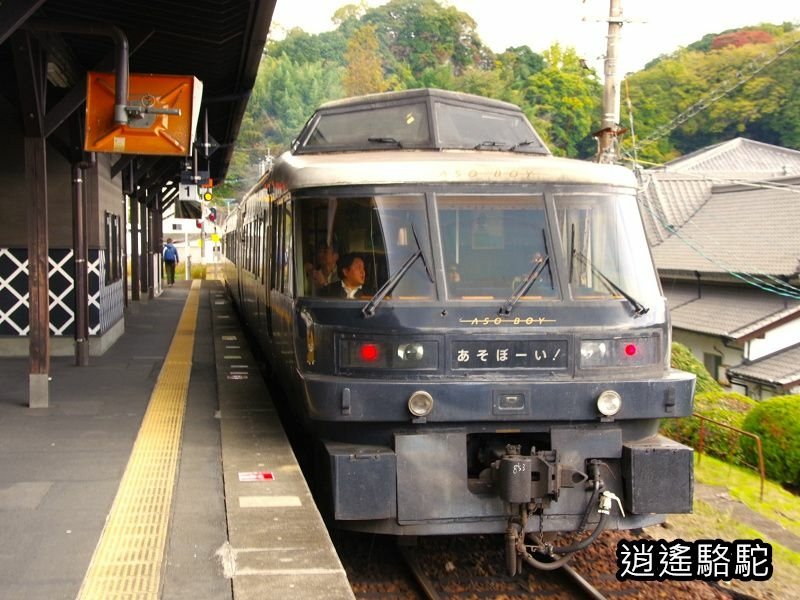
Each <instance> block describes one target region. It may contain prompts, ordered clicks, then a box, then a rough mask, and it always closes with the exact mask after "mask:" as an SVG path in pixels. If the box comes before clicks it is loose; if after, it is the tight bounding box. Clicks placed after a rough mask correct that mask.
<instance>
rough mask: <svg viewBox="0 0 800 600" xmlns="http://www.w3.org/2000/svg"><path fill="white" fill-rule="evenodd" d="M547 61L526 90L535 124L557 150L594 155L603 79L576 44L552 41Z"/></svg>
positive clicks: (581, 154)
mask: <svg viewBox="0 0 800 600" xmlns="http://www.w3.org/2000/svg"><path fill="white" fill-rule="evenodd" d="M544 62H545V66H544V68H543V69H542V70H540V71H538V72H537V73H535V74H534V75H531V76H530V77H529V78H528V82H527V85H526V87H525V88H524V90H523V93H524V97H525V100H526V104H527V106H528V107H529V111H530V116H531V117H532V121H533V125H534V127H536V129H537V131H538V132H539V134H540V135H542V137H544V139H545V141H547V142H548V143H549V145H550V146H551V147H550V150H551V151H552V152H553V153H554V154H560V155H563V156H569V157H573V158H575V157H589V156H592V155H593V154H594V151H595V147H596V145H595V142H594V140H593V139H592V137H591V134H592V132H593V131H594V130H595V128H597V127H599V122H600V98H601V91H602V88H601V86H600V82H599V81H598V80H597V77H596V76H595V74H594V71H587V70H586V69H585V68H584V67H583V63H582V62H581V59H580V58H579V57H578V55H577V53H576V52H575V50H574V49H573V48H567V49H562V48H561V46H560V45H559V44H553V45H552V46H551V47H550V48H549V49H548V50H547V51H546V52H545V53H544Z"/></svg>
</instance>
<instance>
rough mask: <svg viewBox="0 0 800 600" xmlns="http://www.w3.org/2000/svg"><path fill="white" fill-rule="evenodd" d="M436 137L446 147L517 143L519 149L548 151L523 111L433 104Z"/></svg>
mask: <svg viewBox="0 0 800 600" xmlns="http://www.w3.org/2000/svg"><path fill="white" fill-rule="evenodd" d="M434 110H435V113H434V114H435V115H436V119H435V122H436V126H437V127H438V134H439V141H440V143H441V145H442V146H443V147H445V148H475V147H476V146H481V145H483V146H485V147H487V148H489V147H494V145H499V146H501V147H504V148H505V149H508V147H510V146H517V148H515V149H516V150H519V151H520V152H531V153H536V154H549V151H548V150H547V148H546V147H545V145H544V143H543V142H542V140H541V139H540V138H539V136H538V134H537V133H536V132H535V131H534V130H533V127H531V125H530V123H529V122H528V120H527V119H526V118H525V117H524V115H523V114H522V113H518V114H512V113H502V112H499V111H497V112H492V111H490V110H486V108H485V107H481V108H470V107H468V106H456V105H453V104H446V103H443V102H436V103H435V104H434Z"/></svg>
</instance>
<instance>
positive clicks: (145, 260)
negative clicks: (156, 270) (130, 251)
mask: <svg viewBox="0 0 800 600" xmlns="http://www.w3.org/2000/svg"><path fill="white" fill-rule="evenodd" d="M143 196H144V197H143V198H141V199H140V202H139V210H140V211H141V212H140V214H139V226H140V228H141V230H142V234H141V235H142V237H141V246H140V249H141V251H140V252H139V260H140V264H141V270H140V271H139V272H140V274H141V283H142V287H141V288H140V289H141V293H142V294H144V297H145V298H150V297H151V296H150V294H149V293H148V288H149V285H150V281H149V279H150V277H149V276H150V266H149V263H150V243H149V241H150V231H149V229H150V228H149V227H148V217H147V192H146V191H145V192H144V194H143Z"/></svg>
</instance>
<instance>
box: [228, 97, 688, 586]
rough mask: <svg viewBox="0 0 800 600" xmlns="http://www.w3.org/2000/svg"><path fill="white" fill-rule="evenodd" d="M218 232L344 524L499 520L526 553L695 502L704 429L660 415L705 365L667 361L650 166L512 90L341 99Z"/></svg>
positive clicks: (390, 527) (429, 528) (415, 529)
mask: <svg viewBox="0 0 800 600" xmlns="http://www.w3.org/2000/svg"><path fill="white" fill-rule="evenodd" d="M223 251H224V256H225V259H224V263H225V278H226V282H227V286H228V288H229V290H230V293H231V295H232V298H233V300H234V302H235V304H236V305H237V307H238V310H239V312H240V314H241V316H242V319H243V321H244V322H245V324H246V326H247V327H248V328H249V330H250V332H251V333H252V335H253V337H254V338H255V339H256V340H257V341H258V343H259V344H260V346H261V348H262V350H263V352H264V353H265V355H266V357H267V360H268V361H269V364H270V366H271V368H272V370H273V371H274V373H275V375H276V376H277V378H278V380H279V382H280V383H281V385H282V387H283V388H284V389H285V391H286V399H285V401H286V402H288V403H289V404H290V408H291V409H292V411H293V412H294V413H295V414H296V415H297V416H298V417H299V418H300V420H301V421H302V424H303V427H304V428H305V430H306V432H307V434H308V437H307V439H308V440H309V442H308V443H309V445H310V448H311V450H312V451H313V455H314V457H315V460H314V464H315V468H314V472H315V476H314V485H315V488H316V489H315V494H316V496H317V498H318V502H319V504H320V506H321V508H322V510H323V511H324V512H325V513H327V515H328V516H329V517H330V518H331V519H333V521H334V522H335V524H336V525H337V526H340V527H347V528H351V529H356V530H360V531H369V532H376V533H385V534H391V535H429V534H475V533H481V534H485V533H502V534H505V535H506V540H507V546H508V569H509V571H510V572H512V573H513V572H516V571H517V570H518V569H519V568H520V565H521V564H522V563H523V562H527V563H529V564H532V565H534V566H540V567H542V568H549V567H551V566H552V565H557V564H559V563H560V562H563V561H565V560H566V559H567V558H568V557H569V556H570V555H571V553H572V552H574V551H576V550H578V549H580V548H583V547H586V546H587V545H588V544H589V543H591V542H592V541H593V540H594V539H595V538H596V536H597V535H598V534H599V532H601V531H602V530H603V529H606V528H611V529H629V528H640V527H644V526H648V525H652V524H655V523H658V522H660V521H662V520H663V518H664V515H665V514H668V513H681V512H689V511H691V507H692V488H693V471H692V450H691V449H690V448H688V447H686V446H683V445H681V444H678V443H676V442H673V441H671V440H669V439H666V438H664V437H662V436H660V435H658V426H659V421H660V419H663V418H674V417H683V416H687V415H690V414H691V412H692V398H693V392H694V376H693V375H690V374H687V373H684V372H681V371H676V370H673V369H671V368H670V362H669V361H670V341H671V340H670V326H669V315H668V311H667V306H666V301H665V298H664V296H663V294H662V292H661V289H660V285H659V281H658V278H657V276H656V272H655V269H654V266H653V262H652V258H651V255H650V252H649V248H648V245H647V242H646V239H645V234H644V230H643V227H642V221H641V217H640V214H639V210H638V206H637V201H636V180H635V178H634V176H633V174H632V173H631V172H629V171H628V170H626V169H624V168H622V167H620V166H612V165H600V164H595V163H587V162H583V161H577V160H569V159H563V158H556V157H554V156H552V155H551V153H550V151H549V150H548V149H547V147H546V146H545V144H544V143H543V142H542V140H541V138H540V137H539V136H538V135H537V133H536V132H535V130H534V129H533V128H532V126H531V125H530V123H529V122H528V120H527V119H526V118H525V116H524V114H523V113H522V112H521V111H520V109H519V108H518V107H516V106H514V105H512V104H508V103H505V102H500V101H495V100H490V99H487V98H482V97H477V96H472V95H467V94H459V93H453V92H444V91H440V90H431V89H423V90H409V91H403V92H392V93H384V94H374V95H367V96H362V97H357V98H351V99H346V100H341V101H336V102H331V103H328V104H325V105H323V106H321V107H320V108H319V109H318V110H317V111H316V112H315V113H314V115H313V116H312V117H311V118H310V119H309V121H308V123H307V124H306V126H305V127H304V129H303V130H302V132H301V133H300V135H299V136H298V137H297V139H296V140H295V142H294V144H293V146H292V148H291V150H290V151H288V152H286V153H285V154H283V155H282V156H280V157H279V158H277V159H276V160H275V162H274V164H273V165H271V167H270V169H269V170H268V171H267V172H266V173H265V174H264V175H263V177H261V179H260V180H259V181H258V183H257V184H256V185H255V186H254V187H253V188H252V189H251V190H250V191H249V192H248V193H247V194H246V195H245V196H244V198H243V199H242V200H241V201H240V202H239V204H238V207H237V208H235V209H234V210H233V211H232V212H231V214H230V216H229V217H228V219H227V221H226V223H225V234H224V244H223ZM582 530H583V531H590V532H591V534H590V535H589V536H587V537H586V538H585V539H584V540H583V541H582V542H580V543H577V544H571V545H564V544H561V545H559V544H558V541H557V539H555V537H554V534H557V533H559V532H575V531H582ZM542 554H543V555H545V556H549V557H550V558H549V559H544V560H543V559H542V557H541V555H542Z"/></svg>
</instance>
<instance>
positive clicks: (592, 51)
mask: <svg viewBox="0 0 800 600" xmlns="http://www.w3.org/2000/svg"><path fill="white" fill-rule="evenodd" d="M366 2H367V4H368V5H369V6H379V5H381V4H386V2H387V0H366ZM350 3H353V4H357V3H358V0H354V1H353V2H348V1H347V0H341V1H338V0H278V2H277V5H276V7H275V14H274V16H273V21H272V24H273V27H272V30H271V32H270V37H271V38H274V39H280V38H281V37H282V29H283V30H285V29H291V28H293V27H301V28H302V29H304V30H305V31H307V32H309V33H319V32H321V31H329V30H332V29H333V28H334V26H333V23H332V22H331V16H332V15H333V13H334V12H335V11H336V9H337V8H339V7H340V6H343V5H345V4H350ZM441 4H445V5H452V6H455V7H456V8H458V9H459V10H461V11H463V12H465V13H467V14H469V15H470V16H471V17H472V18H473V19H475V22H476V23H477V24H478V34H479V35H480V37H481V40H483V42H484V43H485V44H486V45H488V46H489V47H490V48H491V49H492V50H494V51H495V52H502V51H503V50H505V49H506V48H508V47H509V46H522V45H527V46H530V47H531V49H533V50H534V51H535V52H541V51H542V50H546V49H547V48H548V47H549V46H550V45H551V44H552V43H553V42H559V43H560V44H561V45H563V46H572V47H574V48H575V49H576V50H577V51H578V53H579V54H580V55H581V56H582V57H583V58H585V59H586V60H587V62H589V63H590V64H592V65H593V66H595V68H596V69H597V70H598V72H599V73H601V74H602V56H603V55H604V53H605V48H606V33H607V31H608V24H607V23H606V22H604V21H603V20H602V19H604V18H605V17H607V16H608V12H609V5H610V2H609V0H445V1H442V2H441ZM622 9H623V16H624V18H625V19H627V20H629V22H627V23H626V24H625V25H624V26H623V27H622V43H621V46H620V50H619V66H620V73H621V74H624V73H627V72H631V71H636V70H639V69H641V68H642V67H644V65H645V63H647V62H648V61H650V60H652V59H654V58H656V57H657V56H659V55H661V54H667V53H670V52H672V51H674V50H676V49H678V48H679V47H681V46H686V45H688V44H691V43H692V42H694V41H696V40H698V39H700V38H701V37H702V36H703V35H705V34H706V33H717V32H721V31H724V30H726V29H732V28H735V27H741V26H744V25H755V24H758V23H763V22H767V23H783V22H784V21H791V22H794V23H800V2H798V0H749V1H744V2H736V1H735V0H622Z"/></svg>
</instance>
